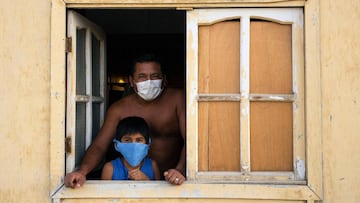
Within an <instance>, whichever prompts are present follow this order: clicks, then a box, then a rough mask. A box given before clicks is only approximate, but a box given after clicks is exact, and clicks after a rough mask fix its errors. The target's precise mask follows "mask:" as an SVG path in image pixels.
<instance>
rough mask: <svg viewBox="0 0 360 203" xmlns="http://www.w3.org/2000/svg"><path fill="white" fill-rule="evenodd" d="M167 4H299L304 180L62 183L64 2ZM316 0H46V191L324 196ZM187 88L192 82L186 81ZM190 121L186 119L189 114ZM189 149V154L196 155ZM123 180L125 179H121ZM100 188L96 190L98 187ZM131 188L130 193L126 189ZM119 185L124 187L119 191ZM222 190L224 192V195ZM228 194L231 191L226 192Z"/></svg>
mask: <svg viewBox="0 0 360 203" xmlns="http://www.w3.org/2000/svg"><path fill="white" fill-rule="evenodd" d="M159 5H161V6H160V7H168V8H178V9H191V8H196V7H223V8H229V7H260V6H261V7H303V8H304V13H305V14H304V20H305V23H304V25H305V28H304V30H305V36H304V38H305V45H306V46H305V78H306V81H305V90H306V96H305V103H306V107H305V126H306V134H307V138H306V156H307V158H306V160H307V163H308V164H307V184H306V185H287V184H286V185H280V186H279V185H268V184H261V183H258V184H241V183H236V184H224V183H216V184H213V183H211V182H201V181H191V180H189V181H186V182H185V183H184V184H183V185H182V186H180V187H173V186H170V185H169V184H168V183H166V182H164V181H157V182H136V183H134V182H121V183H120V182H118V181H109V182H105V181H87V183H86V184H85V185H84V186H83V188H82V189H81V190H73V189H69V188H66V187H64V185H63V177H64V175H65V161H64V160H65V154H64V151H65V150H64V149H65V142H64V137H65V115H66V114H65V112H66V110H65V108H66V88H65V86H66V85H65V81H66V77H65V75H66V60H65V58H66V57H65V37H66V8H71V7H72V8H80V7H82V8H84V7H92V8H97V7H111V8H134V7H142V8H154V7H159ZM319 14H320V12H319V0H308V1H304V0H302V1H298V0H294V1H277V0H269V1H266V2H265V3H264V1H262V0H252V1H251V0H249V1H240V0H239V1H230V0H228V1H227V0H224V1H218V2H214V1H210V0H204V1H190V2H189V1H186V3H185V1H184V3H183V4H182V3H181V2H180V3H173V2H172V1H171V2H170V1H156V2H154V1H152V2H151V3H146V1H145V3H144V2H138V1H132V0H130V1H128V2H126V3H121V2H118V1H115V0H114V1H112V0H109V1H107V2H104V1H99V0H89V1H87V2H86V3H84V1H79V0H71V1H63V0H52V1H51V29H50V37H51V48H50V51H51V53H50V56H51V59H50V60H51V62H50V64H51V67H50V70H51V71H50V74H51V75H50V77H51V81H50V106H51V107H50V108H51V113H50V155H49V156H50V166H49V168H50V171H49V173H50V174H49V175H50V184H49V192H50V196H51V198H52V199H53V201H54V202H60V201H61V200H62V199H67V198H68V199H74V198H84V199H85V198H86V199H89V198H104V199H105V198H125V199H126V198H128V199H133V198H136V199H141V198H145V199H146V198H157V199H161V198H164V199H173V198H196V199H197V198H224V199H227V198H229V199H234V198H241V199H274V200H280V199H281V200H306V201H308V202H315V201H316V200H321V199H322V197H323V189H322V162H321V155H322V151H321V149H322V147H321V146H322V143H321V135H322V134H321V133H322V132H321V122H322V118H321V71H320V59H319V56H320V51H319V50H320V46H319V43H320V39H319V33H320V30H319V29H320V28H319V27H320V26H319ZM189 60H192V59H188V61H189ZM187 88H191V87H187ZM188 122H189V120H188ZM195 153H196V152H194V151H191V150H188V151H187V154H188V156H195ZM123 183H125V184H123ZM99 190H101V191H103V192H102V193H98V191H99ZM129 190H131V191H132V192H131V193H126V191H129ZM154 190H159V191H161V192H154ZM119 191H124V192H119ZM226 194H227V195H226ZM229 194H232V195H229Z"/></svg>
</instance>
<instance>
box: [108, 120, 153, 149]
mask: <svg viewBox="0 0 360 203" xmlns="http://www.w3.org/2000/svg"><path fill="white" fill-rule="evenodd" d="M136 133H140V134H141V135H143V136H144V138H145V140H146V143H147V144H149V138H150V133H149V126H148V125H147V123H146V121H145V120H144V119H143V118H141V117H136V116H132V117H126V118H124V119H122V120H121V121H120V122H119V124H118V127H117V129H116V135H115V139H117V140H119V141H121V138H122V137H123V136H124V135H132V134H136Z"/></svg>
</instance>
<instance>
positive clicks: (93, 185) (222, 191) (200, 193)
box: [52, 180, 319, 200]
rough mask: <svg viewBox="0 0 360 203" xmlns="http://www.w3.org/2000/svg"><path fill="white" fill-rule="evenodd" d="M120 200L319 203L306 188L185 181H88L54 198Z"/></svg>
mask: <svg viewBox="0 0 360 203" xmlns="http://www.w3.org/2000/svg"><path fill="white" fill-rule="evenodd" d="M79 198H80V199H81V198H84V199H85V198H86V199H92V198H97V199H99V198H103V199H109V198H110V199H120V198H129V199H132V198H136V199H142V198H165V199H167V198H172V199H173V198H178V199H182V198H191V199H198V198H225V199H238V198H243V199H277V200H280V199H283V200H319V197H318V196H317V195H316V194H315V193H314V192H313V191H312V190H311V189H310V188H309V187H308V186H306V185H278V184H277V185H272V184H237V183H231V184H230V183H229V184H225V183H199V182H197V181H186V182H185V183H184V184H182V185H180V186H175V185H170V184H169V183H167V182H165V181H136V182H135V181H100V180H99V181H87V182H86V184H85V185H84V186H83V187H81V188H78V189H71V188H67V187H65V186H61V187H60V189H59V190H58V191H57V192H56V193H55V194H54V195H53V196H52V199H54V200H59V199H79Z"/></svg>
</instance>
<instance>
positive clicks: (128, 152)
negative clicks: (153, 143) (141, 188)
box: [113, 139, 150, 167]
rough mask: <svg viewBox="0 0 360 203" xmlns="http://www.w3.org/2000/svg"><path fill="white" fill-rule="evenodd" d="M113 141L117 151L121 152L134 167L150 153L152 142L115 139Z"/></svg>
mask: <svg viewBox="0 0 360 203" xmlns="http://www.w3.org/2000/svg"><path fill="white" fill-rule="evenodd" d="M113 141H114V142H115V149H116V151H118V152H120V153H121V154H122V155H123V156H124V158H125V159H126V161H127V162H128V163H129V164H130V165H131V166H132V167H135V166H137V165H139V164H140V162H141V161H142V160H143V159H144V158H145V157H146V155H147V154H148V150H149V145H150V144H143V143H136V142H133V143H122V142H120V141H118V140H115V139H114V140H113Z"/></svg>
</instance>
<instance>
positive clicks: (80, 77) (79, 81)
mask: <svg viewBox="0 0 360 203" xmlns="http://www.w3.org/2000/svg"><path fill="white" fill-rule="evenodd" d="M85 38H86V30H85V29H78V30H76V94H77V95H86V60H85V53H86V52H85V48H86V45H85Z"/></svg>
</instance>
